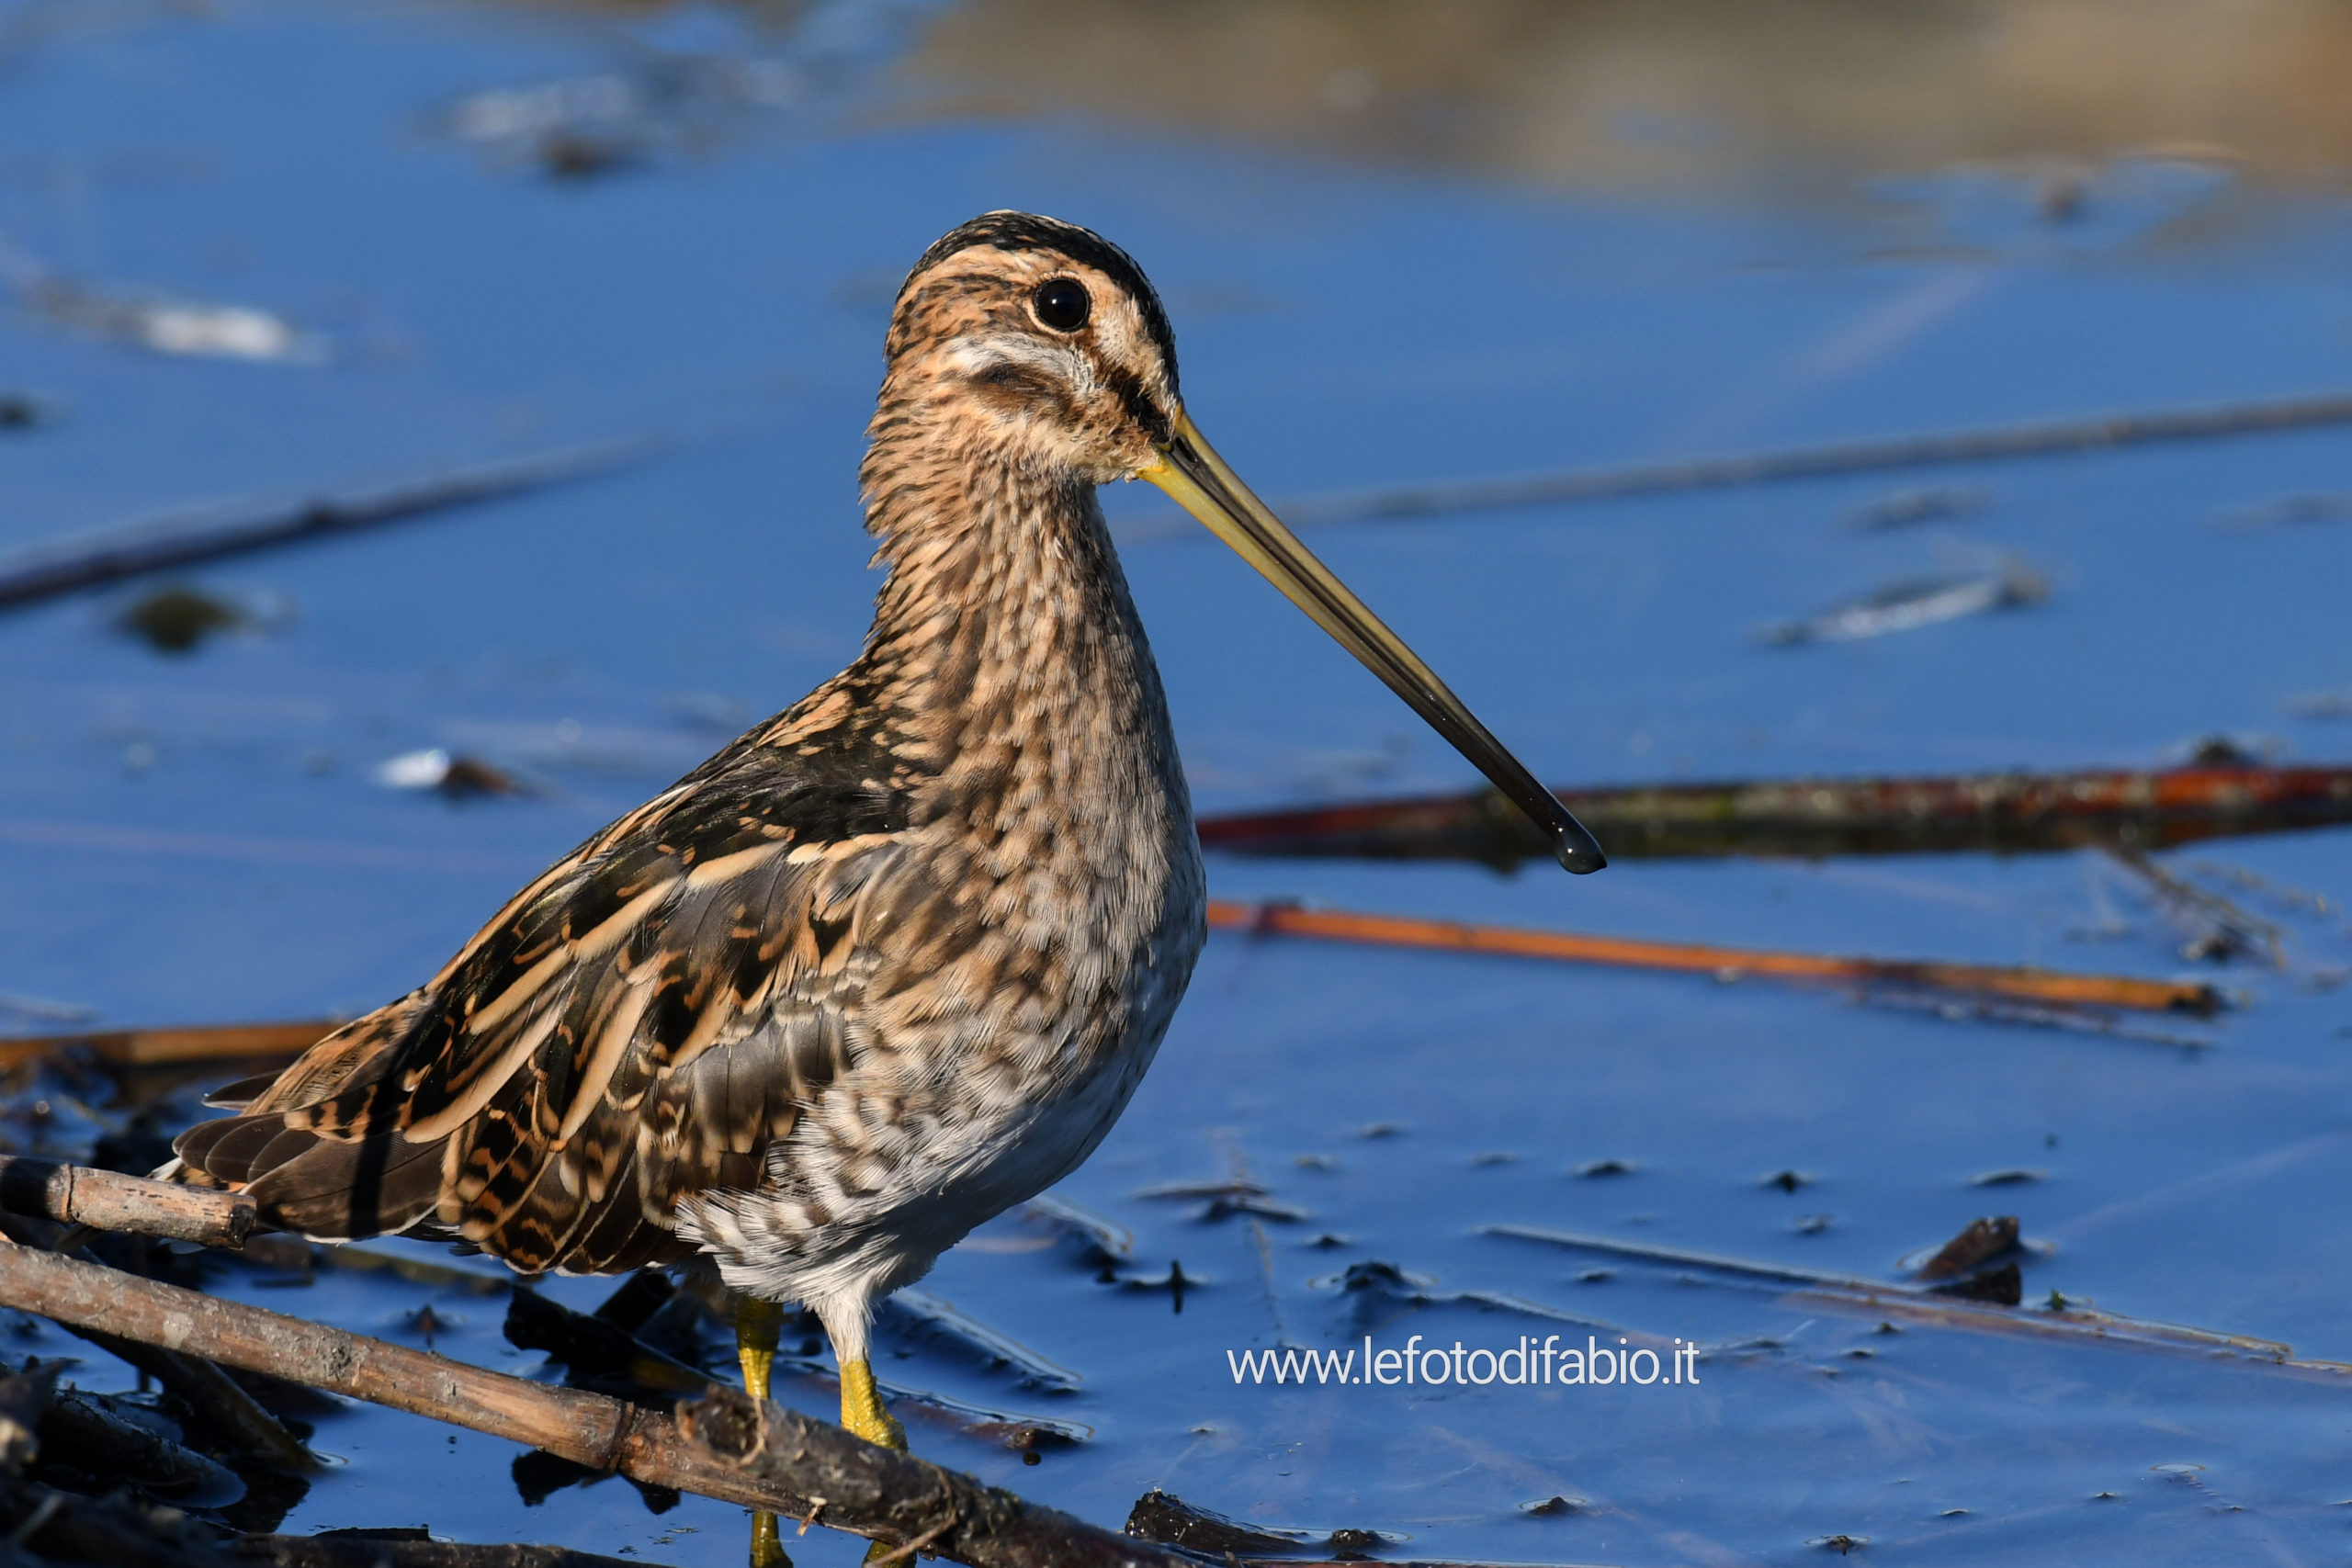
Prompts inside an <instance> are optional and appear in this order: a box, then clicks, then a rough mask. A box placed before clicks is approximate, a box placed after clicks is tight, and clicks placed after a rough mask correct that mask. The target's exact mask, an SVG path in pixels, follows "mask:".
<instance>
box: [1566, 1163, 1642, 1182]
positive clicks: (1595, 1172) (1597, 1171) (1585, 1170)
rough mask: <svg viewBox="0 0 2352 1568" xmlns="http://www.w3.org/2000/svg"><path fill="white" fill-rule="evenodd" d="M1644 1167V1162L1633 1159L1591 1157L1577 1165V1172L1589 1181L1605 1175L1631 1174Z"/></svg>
mask: <svg viewBox="0 0 2352 1568" xmlns="http://www.w3.org/2000/svg"><path fill="white" fill-rule="evenodd" d="M1641 1168H1642V1162H1641V1161H1639V1160H1632V1159H1589V1160H1587V1161H1585V1162H1584V1164H1582V1165H1580V1166H1578V1167H1577V1169H1576V1173H1577V1175H1578V1176H1580V1177H1583V1178H1584V1179H1586V1180H1588V1181H1589V1180H1592V1179H1595V1178H1599V1177H1605V1176H1631V1175H1633V1174H1634V1172H1635V1171H1637V1170H1639V1169H1641Z"/></svg>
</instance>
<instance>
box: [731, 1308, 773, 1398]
mask: <svg viewBox="0 0 2352 1568" xmlns="http://www.w3.org/2000/svg"><path fill="white" fill-rule="evenodd" d="M783 1327H784V1308H782V1307H780V1306H778V1305H777V1304H776V1303H774V1302H769V1301H762V1300H761V1299H760V1298H759V1297H757V1296H744V1297H741V1298H740V1299H739V1300H738V1301H737V1303H736V1305H735V1355H736V1357H737V1359H740V1360H741V1362H742V1363H743V1392H744V1393H748V1394H750V1395H751V1396H752V1398H753V1399H756V1400H758V1401H760V1403H762V1404H766V1403H767V1397H768V1373H769V1371H770V1370H771V1369H773V1368H774V1367H775V1341H776V1335H777V1333H778V1332H779V1331H780V1330H781V1329H782V1328H783Z"/></svg>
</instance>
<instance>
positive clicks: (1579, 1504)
mask: <svg viewBox="0 0 2352 1568" xmlns="http://www.w3.org/2000/svg"><path fill="white" fill-rule="evenodd" d="M1519 1511H1520V1512H1521V1513H1522V1514H1532V1515H1534V1516H1535V1517H1537V1518H1540V1519H1549V1518H1563V1517H1566V1516H1567V1515H1570V1514H1580V1513H1582V1512H1584V1499H1583V1498H1581V1497H1567V1496H1552V1497H1538V1498H1536V1499H1535V1500H1534V1501H1532V1502H1529V1503H1521V1505H1520V1506H1519Z"/></svg>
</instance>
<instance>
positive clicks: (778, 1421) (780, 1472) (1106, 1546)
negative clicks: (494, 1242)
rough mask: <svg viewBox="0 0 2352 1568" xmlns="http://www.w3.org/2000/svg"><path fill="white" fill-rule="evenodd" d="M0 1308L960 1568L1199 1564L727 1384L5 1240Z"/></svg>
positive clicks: (0, 1248)
mask: <svg viewBox="0 0 2352 1568" xmlns="http://www.w3.org/2000/svg"><path fill="white" fill-rule="evenodd" d="M0 1304H5V1305H7V1306H12V1307H15V1308H17V1310H19V1311H22V1312H29V1313H35V1314H39V1315H40V1316H43V1317H48V1318H52V1319H54V1320H56V1321H57V1322H59V1323H62V1324H65V1325H69V1326H81V1327H87V1328H93V1329H96V1330H99V1331H102V1332H105V1333H108V1334H113V1335H118V1336H120V1337H124V1338H128V1339H135V1340H140V1341H143V1342H145V1343H148V1344H155V1345H166V1346H169V1347H171V1348H174V1349H175V1350H177V1351H180V1352H183V1353H185V1354H187V1355H192V1356H201V1357H205V1358H208V1359H211V1360H215V1361H219V1362H221V1363H223V1364H224V1365H228V1366H232V1367H243V1368H246V1369H247V1370H249V1371H261V1372H268V1373H271V1374H273V1375H275V1376H277V1377H282V1378H288V1379H291V1380H292V1381H294V1382H303V1383H308V1384H310V1385H311V1386H312V1387H315V1388H322V1389H326V1390H328V1391H329V1392H331V1393H339V1394H344V1395H345V1396H347V1397H350V1398H354V1399H364V1400H367V1401H368V1402H370V1403H372V1404H384V1405H389V1406H390V1407H391V1408H393V1409H395V1410H405V1411H409V1412H411V1413H413V1414H415V1415H419V1416H430V1417H432V1418H434V1419H435V1420H439V1421H447V1422H449V1423H451V1424H452V1425H455V1426H459V1427H469V1428H471V1429H472V1430H474V1431H478V1432H487V1433H489V1434H491V1435H492V1436H493V1437H499V1438H507V1439H509V1440H511V1441H514V1442H519V1443H526V1444H528V1445H530V1446H531V1447H533V1448H536V1449H543V1450H547V1451H548V1452H549V1453H551V1454H554V1455H556V1456H557V1457H559V1458H561V1459H567V1460H570V1461H572V1462H573V1463H575V1464H582V1465H585V1466H587V1467H588V1468H589V1469H591V1470H594V1471H597V1472H620V1473H622V1474H625V1475H628V1476H631V1477H633V1478H635V1479H637V1480H639V1481H643V1482H649V1483H652V1484H654V1485H657V1486H670V1487H674V1488H676V1489H677V1490H679V1491H681V1492H692V1493H695V1494H696V1495H701V1496H705V1497H713V1498H716V1499H718V1501H720V1502H723V1503H735V1504H740V1505H741V1506H744V1507H748V1508H757V1509H761V1510H764V1511H766V1512H769V1513H774V1514H779V1515H786V1516H789V1517H793V1518H796V1519H814V1520H815V1521H816V1522H817V1523H820V1524H823V1525H827V1526H830V1527H831V1528H833V1529H842V1530H848V1531H850V1532H851V1533H853V1534H856V1535H862V1536H865V1537H868V1538H870V1539H872V1540H880V1541H885V1542H888V1544H890V1545H893V1546H902V1545H905V1544H907V1543H908V1542H910V1541H919V1542H922V1547H923V1550H925V1551H931V1552H934V1553H936V1554H937V1555H939V1556H942V1557H945V1558H949V1559H952V1560H954V1561H956V1562H966V1563H970V1564H972V1565H973V1568H1113V1565H1120V1568H1127V1565H1132V1568H1198V1565H1197V1562H1195V1561H1194V1560H1193V1559H1191V1558H1188V1557H1185V1556H1182V1555H1181V1554H1179V1553H1176V1552H1172V1551H1168V1550H1166V1549H1165V1548H1161V1547H1157V1546H1152V1545H1149V1544H1148V1543H1146V1542H1143V1541H1138V1540H1128V1539H1126V1538H1125V1537H1122V1536H1118V1535H1114V1534H1113V1533H1112V1532H1110V1531H1109V1530H1105V1529H1098V1528H1096V1527H1095V1526H1092V1525H1090V1524H1087V1523H1085V1522H1084V1521H1082V1520H1080V1519H1076V1518H1073V1517H1070V1516H1069V1515H1068V1514H1064V1513H1060V1512H1057V1511H1056V1510H1054V1509H1051V1508H1045V1507H1040V1506H1036V1505H1035V1504H1032V1503H1028V1502H1025V1501H1023V1499H1021V1498H1019V1497H1017V1496H1015V1495H1012V1493H1010V1492H1006V1491H1003V1490H1001V1489H1000V1488H997V1487H992V1486H983V1485H982V1484H980V1483H978V1482H977V1481H975V1480H973V1479H972V1478H971V1477H969V1476H967V1475H959V1474H956V1473H955V1472H951V1471H946V1470H943V1469H941V1468H940V1467H939V1466H937V1465H934V1464H929V1463H926V1462H924V1461H922V1460H919V1459H916V1458H915V1457H914V1456H913V1455H911V1454H905V1453H897V1452H893V1451H892V1450H888V1449H883V1448H877V1447H876V1446H875V1445H873V1444H871V1443H868V1442H865V1441H864V1440H863V1439H861V1438H854V1437H852V1436H851V1435H850V1434H849V1433H847V1432H844V1431H842V1429H841V1428H840V1427H832V1426H829V1425H827V1424H826V1423H824V1422H822V1421H815V1420H811V1419H809V1417H808V1416H801V1415H798V1414H797V1413H795V1412H792V1411H788V1410H782V1409H779V1408H777V1407H776V1406H775V1405H768V1406H766V1407H764V1408H763V1407H762V1406H759V1405H757V1404H753V1403H752V1401H751V1400H750V1399H748V1398H746V1397H745V1396H744V1395H742V1394H740V1393H735V1392H733V1391H732V1390H722V1391H719V1392H717V1393H711V1394H709V1395H707V1396H706V1397H704V1398H702V1399H699V1400H696V1401H694V1402H692V1403H690V1404H685V1405H683V1406H682V1407H681V1408H680V1409H679V1410H678V1411H677V1412H676V1414H675V1415H674V1416H673V1415H669V1414H664V1413H662V1412H658V1411H652V1410H647V1409H644V1408H641V1407H639V1406H638V1405H635V1404H627V1403H624V1402H622V1401H620V1400H617V1399H608V1398H606V1397H605V1396H604V1395H602V1394H595V1393H584V1392H582V1391H581V1390H577V1389H565V1388H548V1387H545V1386H543V1385H541V1384H538V1383H534V1382H526V1381H525V1380H523V1379H521V1378H514V1377H507V1376H505V1375H503V1374H502V1373H498V1372H492V1371H484V1370H482V1369H481V1368H479V1367H472V1366H468V1365H467V1364H466V1363H464V1362H462V1361H453V1360H450V1359H447V1358H446V1357H442V1356H435V1355H431V1354H427V1353H424V1352H422V1351H416V1350H410V1349H407V1348H403V1347H401V1346H397V1345H388V1344H386V1343H385V1342H384V1341H382V1340H380V1339H369V1338H365V1337H361V1336H359V1335H356V1334H345V1333H344V1332H342V1331H341V1330H339V1329H334V1328H328V1327H326V1326H324V1325H320V1324H314V1323H306V1322H304V1321H302V1320H301V1319H300V1318H296V1317H288V1316H286V1315H285V1314H280V1313H274V1312H265V1311H263V1310H262V1309H261V1308H259V1307H251V1306H246V1305H244V1304H243V1303H238V1302H227V1301H220V1300H217V1299H215V1298H213V1297H209V1296H202V1295H198V1294H197V1293H196V1292H193V1291H184V1290H181V1289H179V1288H177V1287H176V1286H172V1285H165V1284H162V1283H159V1282H158V1281H155V1280H142V1279H139V1278H136V1277H134V1276H132V1275H128V1274H124V1273H121V1272H119V1271H118V1270H116V1269H105V1268H101V1267H99V1266H97V1265H96V1264H90V1263H80V1262H76V1261H74V1260H73V1259H71V1258H60V1257H57V1256H55V1255H54V1254H51V1253H44V1252H37V1251H35V1250H33V1249H31V1248H29V1247H17V1246H14V1245H0Z"/></svg>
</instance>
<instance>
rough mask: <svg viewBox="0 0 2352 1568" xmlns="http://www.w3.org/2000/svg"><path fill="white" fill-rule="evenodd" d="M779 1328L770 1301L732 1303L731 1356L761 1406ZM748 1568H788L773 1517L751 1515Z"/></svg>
mask: <svg viewBox="0 0 2352 1568" xmlns="http://www.w3.org/2000/svg"><path fill="white" fill-rule="evenodd" d="M783 1325H784V1309H783V1308H782V1307H780V1306H778V1305H777V1304H776V1303H774V1302H770V1301H763V1300H761V1299H760V1298H759V1297H757V1296H745V1297H743V1298H742V1299H741V1301H740V1302H738V1303H737V1304H736V1307H735V1354H736V1357H737V1359H740V1360H741V1362H742V1363H743V1392H744V1393H748V1394H750V1395H751V1396H752V1398H753V1399H756V1400H758V1401H759V1402H760V1403H761V1404H766V1403H767V1399H768V1376H769V1373H770V1372H771V1371H774V1370H775V1341H776V1332H777V1330H778V1329H780V1328H781V1327H783ZM752 1568H792V1559H791V1558H789V1557H787V1556H786V1555H785V1551H784V1533H783V1532H782V1531H781V1530H779V1529H777V1528H776V1522H775V1515H774V1514H753V1515H752Z"/></svg>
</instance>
